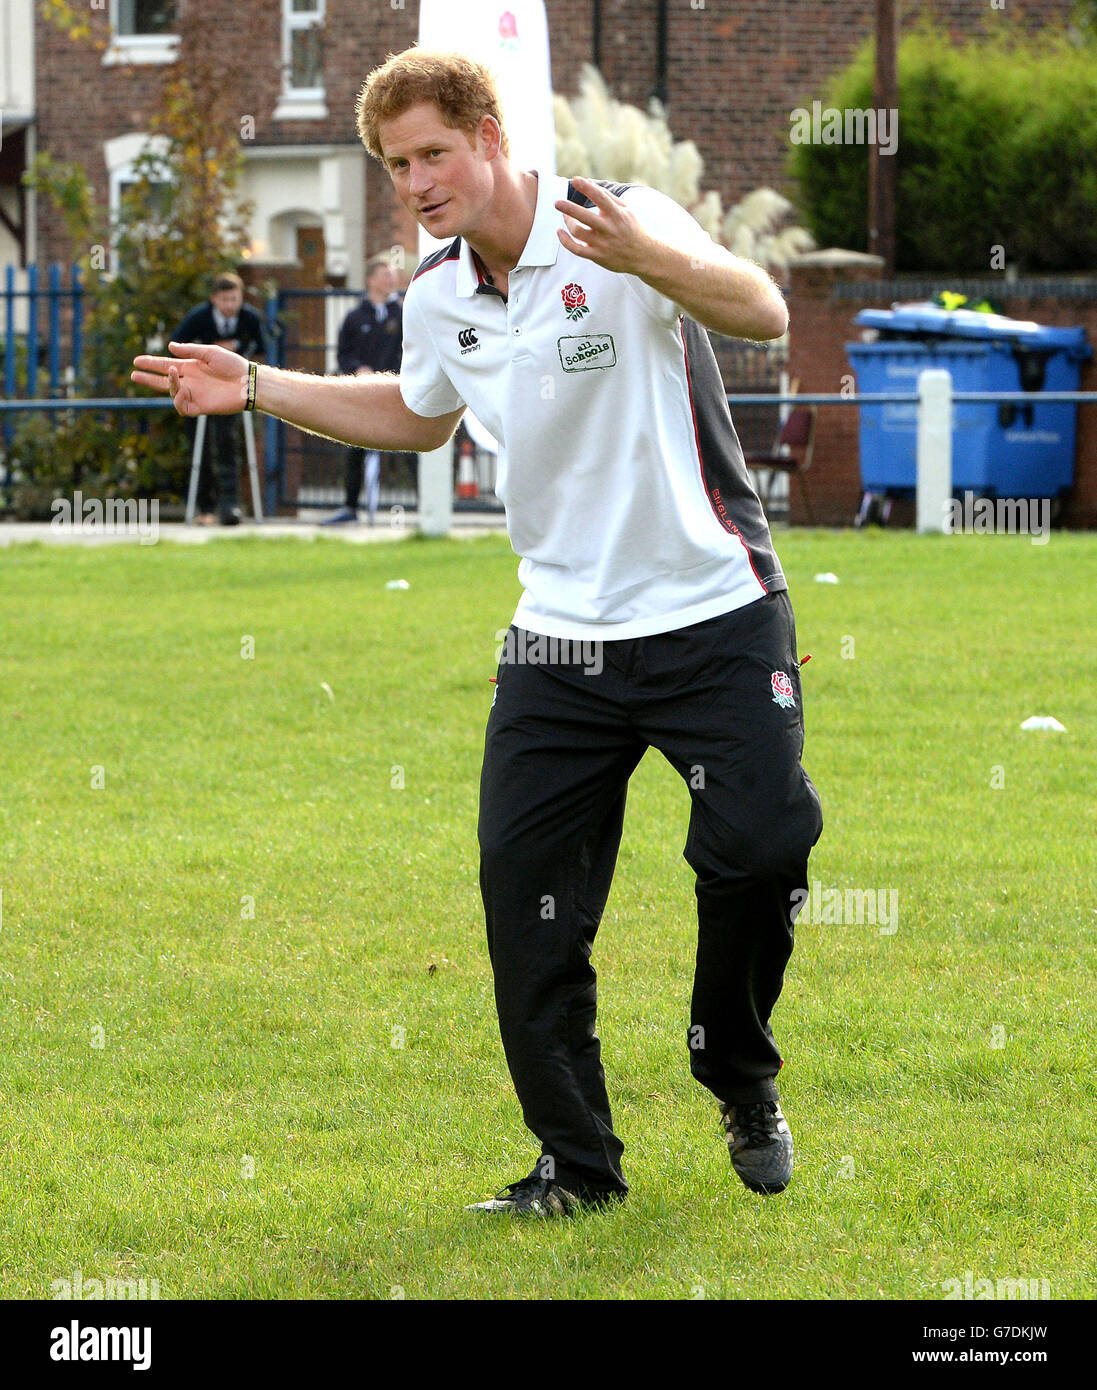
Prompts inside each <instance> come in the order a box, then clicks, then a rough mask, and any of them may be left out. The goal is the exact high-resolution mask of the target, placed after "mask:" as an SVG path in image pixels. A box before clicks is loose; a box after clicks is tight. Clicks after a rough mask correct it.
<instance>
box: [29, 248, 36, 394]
mask: <svg viewBox="0 0 1097 1390" xmlns="http://www.w3.org/2000/svg"><path fill="white" fill-rule="evenodd" d="M37 394H38V267H37V266H36V265H29V266H27V396H28V397H29V398H30V399H31V400H34V398H35V396H37Z"/></svg>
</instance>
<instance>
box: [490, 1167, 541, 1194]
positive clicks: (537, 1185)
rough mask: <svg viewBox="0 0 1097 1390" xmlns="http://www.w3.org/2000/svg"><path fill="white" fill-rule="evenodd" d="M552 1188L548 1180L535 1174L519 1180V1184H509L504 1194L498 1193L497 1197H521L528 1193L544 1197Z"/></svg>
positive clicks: (503, 1191)
mask: <svg viewBox="0 0 1097 1390" xmlns="http://www.w3.org/2000/svg"><path fill="white" fill-rule="evenodd" d="M550 1186H551V1184H550V1182H549V1180H548V1179H547V1178H543V1177H542V1176H541V1174H540V1173H537V1172H534V1173H530V1175H529V1176H528V1177H526V1178H519V1179H518V1181H517V1182H510V1183H507V1185H506V1187H504V1188H503V1190H502V1192H497V1193H496V1194H495V1195H496V1197H497V1198H503V1197H519V1196H521V1195H523V1194H524V1193H525V1192H527V1191H528V1192H530V1193H536V1194H537V1195H538V1196H543V1195H544V1193H545V1192H547V1191H548V1189H549V1187H550Z"/></svg>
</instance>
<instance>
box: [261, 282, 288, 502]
mask: <svg viewBox="0 0 1097 1390" xmlns="http://www.w3.org/2000/svg"><path fill="white" fill-rule="evenodd" d="M279 299H280V295H279V294H278V293H277V292H276V293H275V294H272V295H270V296H269V297H268V299H267V360H268V361H269V362H271V363H272V364H273V365H274V366H276V367H280V366H281V365H282V335H281V331H280V327H279V323H278V308H279ZM284 439H285V432H284V428H283V425H282V422H281V420H276V419H275V417H274V416H273V415H268V416H267V417H266V419H265V420H264V421H263V473H264V479H263V481H264V484H265V486H264V488H263V511H264V513H265V514H266V515H267V516H269V517H272V518H273V517H277V515H278V506H279V503H280V502H281V500H282V498H281V494H282V479H283V470H284V467H285V455H284V453H283V442H284Z"/></svg>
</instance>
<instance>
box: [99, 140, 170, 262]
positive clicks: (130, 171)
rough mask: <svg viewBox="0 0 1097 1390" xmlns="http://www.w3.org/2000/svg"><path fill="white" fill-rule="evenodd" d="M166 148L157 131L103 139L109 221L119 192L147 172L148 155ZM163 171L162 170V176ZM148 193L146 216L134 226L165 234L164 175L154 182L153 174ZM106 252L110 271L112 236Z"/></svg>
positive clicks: (114, 214)
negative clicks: (107, 183) (156, 133)
mask: <svg viewBox="0 0 1097 1390" xmlns="http://www.w3.org/2000/svg"><path fill="white" fill-rule="evenodd" d="M167 148H168V145H167V141H166V140H165V139H164V137H163V136H161V135H153V136H149V135H144V134H132V135H120V136H118V137H117V139H114V140H107V141H106V142H105V143H104V145H103V157H104V160H105V161H106V165H107V171H108V174H109V188H110V213H111V222H112V223H113V222H114V219H115V218H116V217H117V215H118V213H119V211H120V210H121V206H122V198H123V195H124V194H125V193H126V191H127V190H128V189H130V188H132V187H133V186H134V185H135V184H136V183H137V182H138V176H139V174H148V173H149V172H150V156H151V157H152V158H153V159H156V157H157V156H160V155H165V154H166V153H167ZM152 172H153V173H154V175H155V174H156V173H158V172H159V170H158V169H156V168H155V167H153V169H152ZM166 173H167V171H166V170H165V176H166ZM149 193H150V196H149V198H148V202H147V203H146V205H145V211H146V215H147V217H146V220H145V221H144V222H143V223H137V224H135V228H134V229H135V230H138V231H141V230H143V231H144V232H145V234H146V235H154V236H155V235H167V234H168V233H167V231H166V229H165V227H164V213H165V210H166V208H167V206H168V205H169V202H168V193H169V189H168V187H167V186H166V177H165V180H164V181H163V182H157V181H156V179H155V177H154V179H153V182H152V185H151V188H150V190H149ZM109 256H110V261H109V264H110V273H111V274H112V275H113V274H116V273H117V271H118V251H117V247H116V245H115V244H114V239H113V237H112V239H111V245H110V248H109Z"/></svg>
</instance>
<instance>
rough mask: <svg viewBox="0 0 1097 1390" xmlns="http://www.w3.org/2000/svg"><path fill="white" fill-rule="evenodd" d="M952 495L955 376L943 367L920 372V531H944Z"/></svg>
mask: <svg viewBox="0 0 1097 1390" xmlns="http://www.w3.org/2000/svg"><path fill="white" fill-rule="evenodd" d="M951 497H952V377H951V375H950V374H949V373H948V372H946V371H944V370H942V369H941V368H933V369H931V370H929V371H924V372H920V373H919V374H918V506H917V528H918V530H919V531H920V532H926V531H944V530H946V521H947V518H948V511H949V507H948V504H949V500H950V498H951Z"/></svg>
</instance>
